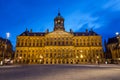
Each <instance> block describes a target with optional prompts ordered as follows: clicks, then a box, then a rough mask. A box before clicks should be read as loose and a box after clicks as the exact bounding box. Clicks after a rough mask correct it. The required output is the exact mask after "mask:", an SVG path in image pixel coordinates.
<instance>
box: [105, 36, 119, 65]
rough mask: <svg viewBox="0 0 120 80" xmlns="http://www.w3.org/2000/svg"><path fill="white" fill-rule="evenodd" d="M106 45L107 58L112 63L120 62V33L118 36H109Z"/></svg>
mask: <svg viewBox="0 0 120 80" xmlns="http://www.w3.org/2000/svg"><path fill="white" fill-rule="evenodd" d="M105 46H106V59H107V60H109V62H110V63H117V64H118V63H120V34H118V35H116V37H112V38H109V39H108V41H107V42H105Z"/></svg>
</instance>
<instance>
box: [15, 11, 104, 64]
mask: <svg viewBox="0 0 120 80" xmlns="http://www.w3.org/2000/svg"><path fill="white" fill-rule="evenodd" d="M96 61H99V62H101V63H102V62H103V61H104V54H103V48H102V39H101V36H100V35H98V34H97V33H95V32H94V31H93V30H90V31H88V30H86V31H85V32H73V31H72V30H71V29H70V32H67V31H65V27H64V18H63V17H62V16H61V15H60V13H58V15H57V16H56V17H55V18H54V30H53V31H52V32H49V30H48V29H47V30H46V32H32V30H30V31H28V30H27V29H26V31H25V32H23V33H22V34H20V35H19V36H18V37H17V43H16V51H15V62H16V63H25V64H82V63H83V64H85V63H86V64H87V63H96Z"/></svg>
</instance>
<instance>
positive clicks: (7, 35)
mask: <svg viewBox="0 0 120 80" xmlns="http://www.w3.org/2000/svg"><path fill="white" fill-rule="evenodd" d="M9 37H10V33H9V32H7V33H6V41H5V50H6V49H7V39H8V38H9ZM5 50H4V51H3V62H2V65H4V58H5V53H4V52H5Z"/></svg>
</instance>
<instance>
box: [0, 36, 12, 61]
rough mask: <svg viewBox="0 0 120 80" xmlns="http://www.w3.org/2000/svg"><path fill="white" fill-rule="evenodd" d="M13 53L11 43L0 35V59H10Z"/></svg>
mask: <svg viewBox="0 0 120 80" xmlns="http://www.w3.org/2000/svg"><path fill="white" fill-rule="evenodd" d="M12 55H13V49H12V44H11V42H10V41H9V40H6V39H3V38H1V37H0V61H2V60H3V58H4V59H11V58H12Z"/></svg>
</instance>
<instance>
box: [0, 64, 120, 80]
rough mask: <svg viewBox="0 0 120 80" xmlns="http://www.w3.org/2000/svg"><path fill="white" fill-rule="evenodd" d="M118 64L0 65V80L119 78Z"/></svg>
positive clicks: (119, 67) (114, 79) (103, 79)
mask: <svg viewBox="0 0 120 80" xmlns="http://www.w3.org/2000/svg"><path fill="white" fill-rule="evenodd" d="M119 75H120V65H113V64H107V65H106V64H101V65H8V66H0V80H120V76H119Z"/></svg>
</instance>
